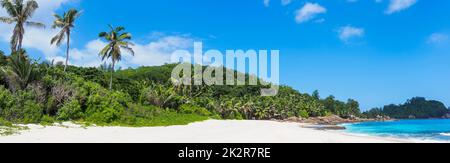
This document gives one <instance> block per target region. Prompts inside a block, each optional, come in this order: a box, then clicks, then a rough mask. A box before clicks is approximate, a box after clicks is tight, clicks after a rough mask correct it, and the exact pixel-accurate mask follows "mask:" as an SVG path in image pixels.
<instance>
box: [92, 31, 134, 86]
mask: <svg viewBox="0 0 450 163" xmlns="http://www.w3.org/2000/svg"><path fill="white" fill-rule="evenodd" d="M109 28H110V29H111V31H110V32H101V33H100V34H99V37H101V38H104V39H105V40H106V41H108V42H109V43H108V45H106V46H105V47H104V48H103V49H102V50H101V51H100V54H99V55H100V56H101V57H102V60H103V61H104V60H106V59H109V58H111V61H112V69H111V80H110V83H109V89H112V82H113V74H114V69H115V64H116V62H119V61H120V60H121V59H122V51H121V50H122V49H123V50H126V51H128V52H129V53H130V54H131V55H133V56H134V51H133V49H132V48H131V47H130V46H133V43H131V42H129V40H131V34H130V33H128V32H124V31H125V28H124V27H116V28H114V27H113V26H111V25H109Z"/></svg>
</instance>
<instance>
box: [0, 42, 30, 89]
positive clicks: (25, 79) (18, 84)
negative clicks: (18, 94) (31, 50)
mask: <svg viewBox="0 0 450 163" xmlns="http://www.w3.org/2000/svg"><path fill="white" fill-rule="evenodd" d="M35 66H36V63H35V62H33V61H32V60H30V59H29V57H28V55H27V54H26V51H25V50H23V49H21V50H20V51H17V52H14V53H12V54H11V56H10V57H9V66H8V67H3V68H1V71H0V73H1V74H2V75H3V76H5V77H6V79H7V82H8V83H9V87H10V89H11V91H13V92H15V91H17V90H23V89H25V88H27V86H28V84H29V83H31V82H32V81H34V80H35V79H36V78H37V77H38V72H37V70H36V69H35Z"/></svg>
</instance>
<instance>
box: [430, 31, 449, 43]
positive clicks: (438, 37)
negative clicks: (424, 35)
mask: <svg viewBox="0 0 450 163" xmlns="http://www.w3.org/2000/svg"><path fill="white" fill-rule="evenodd" d="M448 40H449V36H448V35H447V34H445V33H433V34H431V35H430V36H429V37H428V39H427V43H428V44H442V43H446V42H447V41H448Z"/></svg>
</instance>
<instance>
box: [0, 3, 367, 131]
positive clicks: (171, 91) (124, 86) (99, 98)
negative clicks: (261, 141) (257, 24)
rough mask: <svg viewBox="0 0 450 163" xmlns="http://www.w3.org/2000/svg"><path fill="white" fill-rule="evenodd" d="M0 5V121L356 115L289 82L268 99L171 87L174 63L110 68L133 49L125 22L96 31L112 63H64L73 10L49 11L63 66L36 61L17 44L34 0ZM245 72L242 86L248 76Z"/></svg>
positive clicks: (224, 89)
mask: <svg viewBox="0 0 450 163" xmlns="http://www.w3.org/2000/svg"><path fill="white" fill-rule="evenodd" d="M0 3H1V6H2V7H3V8H4V9H5V10H6V11H7V13H8V16H9V17H0V22H3V23H8V24H15V28H14V31H12V38H11V51H12V54H11V55H9V56H5V55H4V54H3V52H1V51H0V70H1V73H0V118H1V120H2V121H8V122H13V123H44V124H48V123H52V122H54V121H67V120H74V121H81V122H85V123H95V124H99V125H130V126H153V125H172V124H187V123H189V122H193V121H199V120H205V119H208V118H211V117H213V118H224V119H285V118H289V117H305V118H307V117H317V116H326V115H330V114H336V115H339V116H342V117H352V116H359V115H360V114H361V113H360V109H359V104H358V102H356V101H354V100H348V102H346V103H345V102H341V101H338V100H336V99H335V98H334V97H333V96H330V97H328V98H326V99H320V96H319V93H318V92H314V93H313V95H308V94H302V93H300V92H298V91H296V90H294V89H293V88H291V87H288V86H280V91H279V94H278V95H277V96H272V97H263V96H261V95H260V91H261V89H263V88H267V87H264V86H249V85H247V86H206V85H202V86H176V85H173V84H172V82H170V74H171V73H172V70H173V69H174V68H175V66H176V65H175V64H168V65H163V66H156V67H140V68H137V69H127V70H119V71H117V72H116V73H115V71H116V68H115V64H116V63H117V62H119V61H120V60H121V58H122V51H126V52H128V53H129V54H132V55H133V54H134V51H133V49H132V46H133V43H132V42H131V34H130V33H127V32H125V28H124V27H115V28H114V27H112V26H110V31H107V32H101V33H100V34H99V37H100V38H102V39H103V40H105V41H107V45H106V46H105V47H104V48H103V49H102V50H101V51H99V55H100V57H101V58H102V59H103V60H107V59H111V66H101V67H100V68H82V67H73V66H68V59H69V52H70V35H71V30H72V28H74V22H75V20H76V19H77V18H78V17H79V15H80V12H78V11H77V10H75V9H71V10H69V11H67V12H65V13H64V14H63V15H55V21H54V23H53V26H52V27H53V28H59V29H60V32H59V33H58V34H57V35H56V36H55V37H53V38H52V40H49V41H50V43H51V44H56V45H61V44H62V43H63V41H67V52H66V62H65V64H64V66H62V64H59V63H58V64H56V65H55V64H53V63H38V62H36V61H34V60H32V59H31V58H29V57H28V55H27V54H26V51H25V50H23V49H22V41H23V35H24V34H25V28H24V26H25V25H28V26H35V27H44V25H43V24H41V23H37V22H31V21H29V20H30V19H31V18H32V15H33V13H34V11H35V10H36V9H37V8H38V7H39V6H38V3H37V2H36V1H35V0H29V1H26V2H24V1H22V0H0ZM16 11H22V12H16ZM65 38H67V39H65ZM92 55H95V54H92ZM108 71H110V72H108ZM238 74H239V72H235V75H236V76H237V75H238ZM113 75H114V76H113ZM245 76H246V79H247V80H246V83H247V81H249V78H250V77H249V75H245ZM113 83H114V84H113ZM107 87H109V89H106V88H107Z"/></svg>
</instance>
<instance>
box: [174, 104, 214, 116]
mask: <svg viewBox="0 0 450 163" xmlns="http://www.w3.org/2000/svg"><path fill="white" fill-rule="evenodd" d="M179 110H180V111H179V112H180V113H183V114H198V115H202V116H211V112H209V111H208V110H207V109H205V108H202V107H198V106H195V105H191V104H184V105H181V106H180V109H179Z"/></svg>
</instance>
